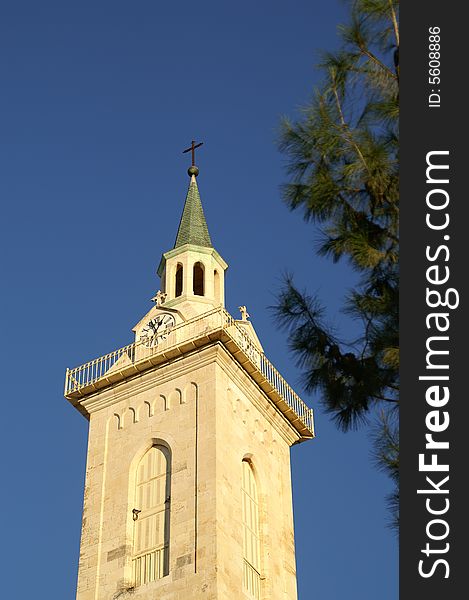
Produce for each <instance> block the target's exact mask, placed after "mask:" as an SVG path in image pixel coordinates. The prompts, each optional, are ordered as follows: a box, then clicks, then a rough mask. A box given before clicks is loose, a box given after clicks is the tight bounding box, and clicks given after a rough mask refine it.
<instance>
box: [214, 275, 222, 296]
mask: <svg viewBox="0 0 469 600" xmlns="http://www.w3.org/2000/svg"><path fill="white" fill-rule="evenodd" d="M213 291H214V295H215V300H216V301H217V302H220V296H221V294H220V273H219V272H218V271H217V270H216V269H215V270H214V271H213Z"/></svg>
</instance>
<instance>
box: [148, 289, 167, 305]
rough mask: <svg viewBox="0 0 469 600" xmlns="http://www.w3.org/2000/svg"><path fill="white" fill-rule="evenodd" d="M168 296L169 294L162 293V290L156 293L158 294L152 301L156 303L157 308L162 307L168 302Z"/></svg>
mask: <svg viewBox="0 0 469 600" xmlns="http://www.w3.org/2000/svg"><path fill="white" fill-rule="evenodd" d="M167 296H168V294H166V293H165V292H162V291H161V290H158V291H157V292H156V294H155V295H154V296H153V298H152V299H151V301H152V302H154V303H155V304H156V306H161V305H162V304H164V301H165V300H166V297H167Z"/></svg>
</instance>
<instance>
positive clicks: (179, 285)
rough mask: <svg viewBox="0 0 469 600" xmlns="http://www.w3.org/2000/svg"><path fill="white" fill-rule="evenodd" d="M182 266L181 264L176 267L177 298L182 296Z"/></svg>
mask: <svg viewBox="0 0 469 600" xmlns="http://www.w3.org/2000/svg"><path fill="white" fill-rule="evenodd" d="M182 273H183V271H182V265H181V263H178V265H177V267H176V290H175V296H176V298H177V297H178V296H181V294H182Z"/></svg>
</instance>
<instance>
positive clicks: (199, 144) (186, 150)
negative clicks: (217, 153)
mask: <svg viewBox="0 0 469 600" xmlns="http://www.w3.org/2000/svg"><path fill="white" fill-rule="evenodd" d="M202 144H203V142H199V143H198V144H196V143H195V140H192V143H191V145H190V147H189V148H186V149H185V150H183V152H182V153H183V154H185V153H186V152H192V166H193V167H195V149H196V148H200V146H202Z"/></svg>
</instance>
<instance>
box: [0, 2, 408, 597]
mask: <svg viewBox="0 0 469 600" xmlns="http://www.w3.org/2000/svg"><path fill="white" fill-rule="evenodd" d="M344 10H345V9H344V5H343V4H342V3H339V2H334V1H330V0H329V1H328V0H310V1H306V0H302V1H296V2H279V1H270V2H266V1H261V2H252V1H250V2H247V1H245V0H239V1H238V2H236V3H235V2H220V1H218V2H216V1H213V0H212V1H207V2H199V3H195V2H187V1H181V0H180V1H179V2H155V1H150V0H138V1H134V2H129V1H126V2H123V1H121V0H113V1H112V2H111V1H97V0H94V1H93V2H91V1H89V0H81V2H73V3H72V2H63V0H61V1H58V0H57V1H52V0H42V1H41V2H38V1H36V0H34V1H33V0H30V1H23V0H15V1H14V2H13V1H8V0H7V1H6V2H3V3H2V4H1V6H0V79H1V92H0V197H1V202H2V218H1V225H0V227H1V231H0V245H1V248H0V256H1V261H2V267H1V269H2V283H3V286H2V293H1V304H2V309H1V311H0V314H1V331H2V334H3V336H2V337H3V344H2V359H1V364H2V367H3V369H2V371H3V375H2V396H3V398H2V416H3V418H2V435H1V436H0V444H1V447H0V451H1V456H2V460H3V462H4V466H3V468H2V479H3V484H2V489H3V493H2V505H3V506H2V512H1V514H2V516H3V519H2V520H3V532H4V533H3V544H2V547H1V550H0V553H1V554H2V557H1V564H2V567H3V568H2V571H3V573H4V575H3V577H2V591H1V593H0V595H1V596H2V598H8V599H9V600H17V599H23V598H24V599H28V600H29V599H30V598H45V599H47V600H72V599H73V598H74V594H75V583H76V570H77V561H78V551H79V535H80V526H81V506H82V494H83V477H84V469H85V453H86V441H87V421H86V420H85V419H84V418H83V417H82V416H81V415H80V414H79V413H78V412H77V411H75V410H74V409H73V408H72V407H71V406H70V405H69V404H68V403H67V402H66V400H65V399H64V398H63V397H62V392H63V378H64V372H65V368H66V367H67V366H70V367H73V366H76V365H78V364H81V363H82V362H85V361H86V360H88V359H91V358H94V357H96V356H100V355H102V354H105V353H106V352H108V351H110V350H113V349H114V348H117V347H120V346H122V345H125V344H126V343H128V342H130V341H131V340H132V336H131V331H130V330H131V328H132V326H133V325H134V324H135V323H136V322H137V320H138V319H139V318H140V317H141V316H142V315H143V314H144V313H145V312H146V311H147V310H148V308H149V307H150V305H151V303H150V302H149V299H150V298H151V297H152V295H153V294H154V293H155V291H156V290H157V289H158V286H159V281H158V279H157V277H156V276H155V270H156V267H157V265H158V262H159V259H160V255H161V253H162V252H163V251H166V250H168V249H170V248H171V247H172V245H173V242H174V237H175V234H176V230H177V225H178V222H179V218H180V213H181V210H182V205H183V201H184V197H185V193H186V189H187V184H188V177H187V175H186V169H187V155H186V156H183V155H182V154H181V151H182V150H183V149H184V148H185V147H186V146H187V145H188V144H189V143H190V140H191V139H192V138H194V139H197V140H203V141H204V143H205V145H204V147H203V148H202V150H201V151H200V160H198V163H199V167H200V171H201V173H200V176H199V178H198V183H199V189H200V192H201V196H202V200H203V203H204V207H205V212H206V216H207V220H208V224H209V228H210V232H211V235H212V239H213V241H214V243H215V246H216V248H217V249H218V251H219V252H220V253H221V255H222V256H223V257H224V258H225V260H227V262H228V263H229V265H230V268H229V271H228V276H227V307H228V309H229V310H230V312H231V313H232V314H235V315H236V314H237V307H238V306H239V305H240V304H246V305H247V307H248V310H249V313H250V314H251V316H252V322H253V324H254V326H255V327H256V329H257V332H258V334H259V336H260V338H261V340H262V342H263V344H264V347H265V350H266V354H267V355H268V356H269V358H270V359H271V360H272V361H273V362H274V364H276V365H277V366H278V368H279V369H280V371H281V372H282V373H283V374H284V376H285V377H286V378H287V380H288V381H289V382H290V383H291V384H292V385H293V386H294V387H295V388H296V389H297V390H298V392H299V393H300V394H301V395H302V396H303V397H304V399H305V400H306V401H307V402H308V403H309V404H310V405H311V406H313V407H315V409H316V423H317V431H318V437H317V439H316V440H314V441H312V442H308V443H305V444H302V445H300V446H298V447H295V448H293V450H292V463H293V493H294V507H295V526H296V532H295V533H296V547H297V563H298V586H299V597H300V600H309V599H310V598H311V599H314V598H321V600H343V599H346V598H347V599H350V598H357V599H360V600H377V599H378V598H379V599H380V600H391V599H393V600H394V599H395V598H397V543H396V539H395V536H394V534H393V533H391V532H390V530H389V529H388V528H387V527H386V524H385V523H386V518H387V514H386V510H385V505H384V496H385V495H386V493H387V492H388V490H389V484H388V482H387V480H386V478H385V477H384V476H383V475H381V474H379V473H378V472H377V471H376V470H375V469H374V468H373V466H372V465H371V460H370V445H369V440H368V439H367V437H366V434H365V432H363V431H362V432H358V433H354V434H346V435H345V434H342V433H339V432H338V431H336V429H335V428H334V426H333V425H332V424H331V423H330V422H329V420H328V418H327V416H325V415H324V414H323V413H322V412H321V409H320V407H319V405H318V401H317V398H315V397H314V396H307V395H306V394H304V393H303V390H302V389H301V385H300V384H299V375H300V374H299V371H298V370H297V369H296V368H295V365H294V361H293V359H292V357H291V356H289V354H288V352H287V349H286V344H285V335H284V334H283V333H282V332H281V331H279V330H278V329H277V327H276V325H275V323H274V322H273V321H272V317H271V314H270V313H269V311H268V310H267V307H268V306H269V305H271V304H273V303H274V300H275V291H276V289H278V287H279V284H280V280H281V275H282V273H283V272H284V271H285V270H287V269H288V270H291V271H293V272H294V274H295V276H296V278H297V279H298V281H299V282H301V283H302V285H305V286H306V285H307V286H308V287H309V288H310V289H311V290H312V291H319V292H320V293H321V294H322V296H323V298H324V300H325V302H326V303H327V305H328V306H329V308H330V315H331V319H332V320H333V321H335V322H336V323H337V325H338V326H345V327H347V325H346V321H345V319H344V318H343V317H342V316H341V315H340V314H339V313H338V312H337V308H338V306H339V305H340V299H341V297H342V296H343V294H344V293H345V291H346V286H347V285H349V284H350V282H351V278H350V274H349V273H348V270H347V269H346V267H345V266H344V267H341V266H338V267H336V266H332V265H331V264H330V263H328V262H327V261H325V260H322V259H321V260H320V259H318V258H317V257H316V256H315V254H314V251H313V248H314V242H315V239H316V235H317V233H316V232H315V231H314V229H313V227H312V226H311V225H307V224H305V223H303V222H302V220H301V217H300V215H298V214H293V213H290V212H289V211H288V210H287V209H286V208H285V206H284V205H283V204H282V202H281V200H280V193H279V186H280V184H281V183H282V182H284V181H285V180H286V174H285V170H284V163H285V159H284V157H282V156H281V155H280V154H279V152H278V150H277V148H276V143H275V140H276V137H277V135H278V125H279V119H280V117H281V115H283V114H288V115H290V116H294V115H295V114H297V110H298V107H299V105H301V104H303V103H305V102H306V101H307V99H308V97H309V96H310V94H311V92H312V89H313V87H314V85H315V83H316V82H317V77H318V71H316V70H315V67H314V65H315V63H316V62H317V59H318V55H317V51H318V50H320V49H325V48H327V49H332V48H333V47H334V46H336V44H337V43H338V38H337V35H336V25H337V24H338V23H339V22H340V21H343V20H344V14H345V13H344ZM259 264H261V265H262V269H259V267H258V266H257V267H256V265H259Z"/></svg>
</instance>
